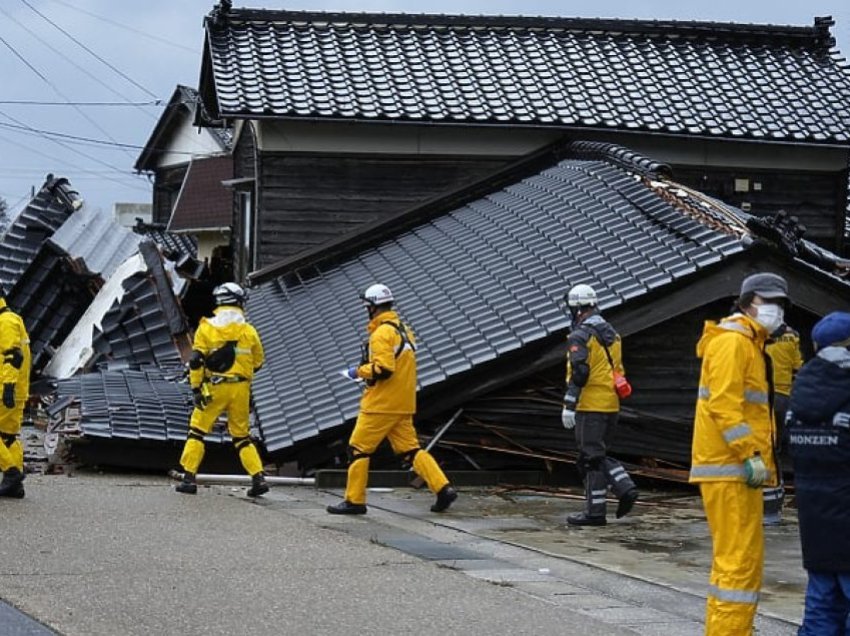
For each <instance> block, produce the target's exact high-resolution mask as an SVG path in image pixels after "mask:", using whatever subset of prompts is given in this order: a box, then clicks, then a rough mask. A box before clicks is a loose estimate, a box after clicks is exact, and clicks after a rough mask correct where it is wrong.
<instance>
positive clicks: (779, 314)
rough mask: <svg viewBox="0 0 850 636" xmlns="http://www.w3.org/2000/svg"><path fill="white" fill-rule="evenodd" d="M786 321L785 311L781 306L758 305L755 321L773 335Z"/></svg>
mask: <svg viewBox="0 0 850 636" xmlns="http://www.w3.org/2000/svg"><path fill="white" fill-rule="evenodd" d="M784 320H785V310H784V309H782V307H780V306H779V305H756V316H755V321H756V322H757V323H758V324H760V325H761V326H762V327H764V328H765V329H766V330H767V333H773V332H774V331H776V330H777V329H779V326H780V325H781V324H782V322H783V321H784Z"/></svg>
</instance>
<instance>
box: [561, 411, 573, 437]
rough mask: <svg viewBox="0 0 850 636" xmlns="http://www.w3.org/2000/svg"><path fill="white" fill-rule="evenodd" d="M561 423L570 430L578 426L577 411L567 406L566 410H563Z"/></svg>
mask: <svg viewBox="0 0 850 636" xmlns="http://www.w3.org/2000/svg"><path fill="white" fill-rule="evenodd" d="M561 423H562V424H563V425H564V428H565V429H567V430H568V431H571V430H573V429H574V428H575V426H576V412H575V411H571V410H570V409H568V408H567V407H566V406H565V407H564V410H563V411H561Z"/></svg>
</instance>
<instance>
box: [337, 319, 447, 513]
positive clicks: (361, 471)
mask: <svg viewBox="0 0 850 636" xmlns="http://www.w3.org/2000/svg"><path fill="white" fill-rule="evenodd" d="M366 330H367V331H368V332H369V355H368V360H367V361H365V363H364V364H361V365H360V366H359V367H358V368H357V375H358V377H360V378H362V379H363V380H365V381H366V385H367V387H366V391H365V392H364V393H363V397H362V398H361V400H360V413H359V415H358V416H357V422H356V423H355V425H354V430H353V431H352V433H351V438H350V439H349V441H348V446H349V452H350V453H351V457H350V463H349V465H348V482H347V484H346V487H345V498H346V500H347V501H349V502H350V503H353V504H365V503H366V484H367V482H368V479H369V456H370V455H371V454H372V453H374V452H375V449H377V448H378V445H379V444H380V443H381V441H382V440H383V439H384V438H385V437H386V438H387V439H388V440H389V442H390V445H391V446H392V449H393V452H394V453H395V454H396V455H402V456H404V457H405V459H406V461H409V462H411V463H412V465H413V470H414V471H415V472H416V474H417V475H419V476H420V477H422V479H424V480H425V483H426V484H427V485H428V488H429V489H430V490H431V492H433V493H437V492H439V491H440V490H442V488H443V487H444V486H445V485H447V484H448V483H449V480H448V479H447V478H446V475H445V474H444V473H443V471H442V469H440V467H439V465H438V464H437V461H436V460H435V459H434V458H433V457H432V456H431V453H429V452H428V451H425V450H421V449H420V447H419V438H418V437H417V436H416V429H415V428H413V414H414V413H415V412H416V354H415V346H416V341H415V340H414V336H413V332H412V331H411V330H410V328H409V327H406V326H403V325H402V323H401V320H400V319H399V316H398V314H397V313H396V312H394V311H384V312H381V313H379V314H378V315H376V316H375V317H374V318H372V320H370V321H369V324H368V325H367V326H366ZM402 332H403V333H404V334H405V338H406V339H407V341H405V339H404V338H403V337H402V335H401V333H402Z"/></svg>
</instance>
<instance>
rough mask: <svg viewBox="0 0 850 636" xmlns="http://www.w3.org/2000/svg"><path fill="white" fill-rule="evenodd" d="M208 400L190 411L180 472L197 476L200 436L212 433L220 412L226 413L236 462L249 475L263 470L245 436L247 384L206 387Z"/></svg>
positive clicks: (247, 426)
mask: <svg viewBox="0 0 850 636" xmlns="http://www.w3.org/2000/svg"><path fill="white" fill-rule="evenodd" d="M210 393H211V394H212V399H211V401H210V403H209V404H207V405H206V406H205V407H204V408H203V409H199V408H196V409H195V410H194V411H192V419H191V420H190V421H189V439H187V440H186V446H184V447H183V455H182V456H181V457H180V465H181V466H182V467H183V470H186V471H188V472H190V473H197V472H198V467H199V466H200V465H201V461H202V460H203V458H204V436H205V435H207V434H209V432H210V431H211V430H212V427H213V424H215V421H216V419H217V418H218V416H219V415H221V413H222V412H224V411H227V432H228V433H230V437H232V438H233V444H234V446H235V447H236V451H237V452H238V453H239V461H241V462H242V466H243V467H244V468H245V471H246V472H247V473H248V474H249V475H256V474H257V473H259V472H261V471H262V470H263V463H262V461H260V455H259V453H258V452H257V447H256V446H254V443H253V442H252V441H251V438H250V437H249V436H248V433H249V423H248V399H249V397H250V394H251V383H250V382H232V383H223V384H215V385H211V386H210Z"/></svg>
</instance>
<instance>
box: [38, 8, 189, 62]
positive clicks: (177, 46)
mask: <svg viewBox="0 0 850 636" xmlns="http://www.w3.org/2000/svg"><path fill="white" fill-rule="evenodd" d="M53 2H54V3H56V4H61V5H62V6H64V7H68V8H69V9H73V10H74V11H79V12H80V13H84V14H86V15H88V16H91V17H92V18H95V19H97V20H102V21H103V22H106V23H107V24H111V25H113V26H117V27H120V28H122V29H126V30H127V31H131V32H133V33H138V34H139V35H143V36H145V37H146V38H150V39H151V40H155V41H157V42H161V43H162V44H166V45H168V46H173V47H174V48H176V49H182V50H184V51H188V52H189V53H192V54H193V55H198V50H197V49H193V48H190V47H188V46H183V45H182V44H177V43H175V42H171V41H170V40H166V39H165V38H161V37H159V36H157V35H153V34H151V33H146V32H144V31H140V30H139V29H136V28H133V27H131V26H127V25H126V24H121V23H120V22H116V21H115V20H110V19H109V18H105V17H103V16H102V15H97V14H96V13H92V12H91V11H86V10H85V9H81V8H80V7H75V6H74V5H72V4H69V3H68V2H63V1H62V0H53Z"/></svg>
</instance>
